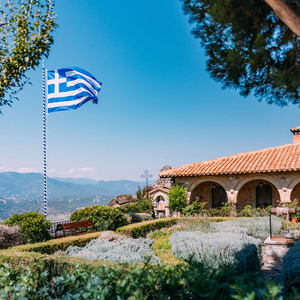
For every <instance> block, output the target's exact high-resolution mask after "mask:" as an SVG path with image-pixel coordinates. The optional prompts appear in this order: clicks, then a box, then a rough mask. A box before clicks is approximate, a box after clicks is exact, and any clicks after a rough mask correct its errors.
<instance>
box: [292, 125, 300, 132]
mask: <svg viewBox="0 0 300 300" xmlns="http://www.w3.org/2000/svg"><path fill="white" fill-rule="evenodd" d="M299 131H300V126H297V127H294V128H292V129H291V132H299Z"/></svg>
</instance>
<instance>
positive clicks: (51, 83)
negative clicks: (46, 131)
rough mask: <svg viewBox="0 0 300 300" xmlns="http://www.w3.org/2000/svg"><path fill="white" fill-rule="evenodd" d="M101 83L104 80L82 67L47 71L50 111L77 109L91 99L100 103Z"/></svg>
mask: <svg viewBox="0 0 300 300" xmlns="http://www.w3.org/2000/svg"><path fill="white" fill-rule="evenodd" d="M101 85H102V82H99V81H98V80H97V79H96V78H95V77H94V76H93V75H91V74H90V73H89V72H87V71H85V70H83V69H80V68H76V67H73V68H67V69H58V70H53V71H47V87H48V113H50V112H55V111H62V110H70V109H77V108H79V107H80V106H81V105H82V104H84V103H86V102H87V101H89V100H91V101H92V102H93V103H98V99H97V95H98V93H99V92H100V89H101Z"/></svg>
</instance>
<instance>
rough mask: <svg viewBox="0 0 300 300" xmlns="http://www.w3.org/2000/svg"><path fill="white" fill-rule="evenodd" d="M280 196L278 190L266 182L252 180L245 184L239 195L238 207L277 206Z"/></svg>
mask: <svg viewBox="0 0 300 300" xmlns="http://www.w3.org/2000/svg"><path fill="white" fill-rule="evenodd" d="M279 199H280V196H279V192H278V190H277V188H276V187H275V186H274V185H273V184H272V183H270V182H268V181H266V180H259V179H257V180H252V181H249V182H247V183H245V184H244V185H243V186H242V187H241V188H240V190H239V192H238V195H237V203H236V205H237V207H240V208H243V207H245V206H247V205H250V206H252V207H267V206H269V205H273V206H277V204H278V203H277V201H279Z"/></svg>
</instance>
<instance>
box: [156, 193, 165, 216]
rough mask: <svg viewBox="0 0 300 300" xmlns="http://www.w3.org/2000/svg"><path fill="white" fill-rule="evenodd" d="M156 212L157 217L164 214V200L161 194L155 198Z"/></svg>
mask: <svg viewBox="0 0 300 300" xmlns="http://www.w3.org/2000/svg"><path fill="white" fill-rule="evenodd" d="M156 214H157V217H158V218H163V217H165V216H166V201H165V198H164V197H163V196H158V197H157V198H156Z"/></svg>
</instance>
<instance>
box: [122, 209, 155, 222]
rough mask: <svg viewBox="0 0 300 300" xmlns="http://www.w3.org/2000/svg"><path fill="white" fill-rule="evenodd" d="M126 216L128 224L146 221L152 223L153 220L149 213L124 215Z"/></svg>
mask: <svg viewBox="0 0 300 300" xmlns="http://www.w3.org/2000/svg"><path fill="white" fill-rule="evenodd" d="M124 215H125V216H126V219H127V221H128V224H132V223H139V222H144V221H150V220H152V217H151V215H150V214H148V213H132V212H129V213H124Z"/></svg>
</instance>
